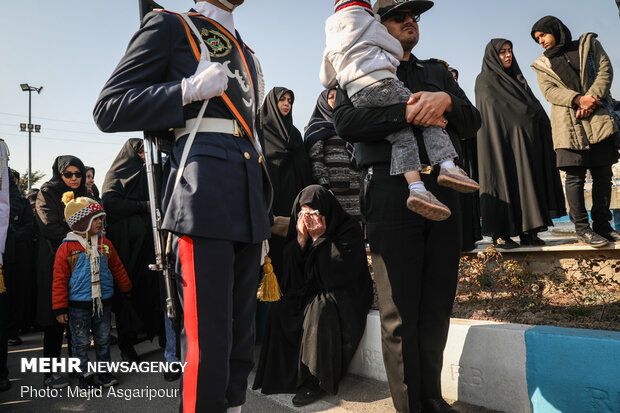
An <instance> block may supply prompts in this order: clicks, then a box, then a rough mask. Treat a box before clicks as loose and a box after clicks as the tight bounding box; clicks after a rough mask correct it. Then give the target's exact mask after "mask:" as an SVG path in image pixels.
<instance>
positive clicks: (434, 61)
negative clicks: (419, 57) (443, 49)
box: [424, 58, 450, 67]
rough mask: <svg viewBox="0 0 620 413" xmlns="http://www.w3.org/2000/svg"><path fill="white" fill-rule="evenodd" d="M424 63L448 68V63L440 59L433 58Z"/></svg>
mask: <svg viewBox="0 0 620 413" xmlns="http://www.w3.org/2000/svg"><path fill="white" fill-rule="evenodd" d="M424 62H425V63H441V64H443V65H445V66H446V67H449V66H450V65H449V64H448V62H446V61H445V60H441V59H435V58H430V59H428V60H424Z"/></svg>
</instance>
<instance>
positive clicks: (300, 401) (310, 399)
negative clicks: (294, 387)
mask: <svg viewBox="0 0 620 413" xmlns="http://www.w3.org/2000/svg"><path fill="white" fill-rule="evenodd" d="M323 393H325V392H324V391H323V389H321V388H320V387H318V388H310V387H306V386H301V388H300V389H299V391H298V392H297V394H295V396H293V406H295V407H301V406H305V405H307V404H310V403H314V402H315V401H317V400H318V399H320V398H321V396H323Z"/></svg>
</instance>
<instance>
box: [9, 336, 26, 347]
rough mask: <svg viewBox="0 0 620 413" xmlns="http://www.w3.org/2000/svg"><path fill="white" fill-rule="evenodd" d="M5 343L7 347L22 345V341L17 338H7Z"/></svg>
mask: <svg viewBox="0 0 620 413" xmlns="http://www.w3.org/2000/svg"><path fill="white" fill-rule="evenodd" d="M6 343H7V344H8V345H9V346H19V345H20V344H21V343H22V339H21V338H19V337H18V336H15V337H9V339H8V340H7V341H6Z"/></svg>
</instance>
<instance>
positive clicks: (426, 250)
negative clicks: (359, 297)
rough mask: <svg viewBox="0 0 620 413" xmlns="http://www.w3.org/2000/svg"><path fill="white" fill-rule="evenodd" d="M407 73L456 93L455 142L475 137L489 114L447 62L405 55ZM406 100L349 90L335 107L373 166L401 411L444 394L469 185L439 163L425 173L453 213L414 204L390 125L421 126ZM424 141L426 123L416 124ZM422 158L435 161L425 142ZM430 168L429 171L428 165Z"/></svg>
mask: <svg viewBox="0 0 620 413" xmlns="http://www.w3.org/2000/svg"><path fill="white" fill-rule="evenodd" d="M397 76H398V78H399V79H400V80H401V81H402V82H403V83H404V84H405V86H407V87H408V88H409V89H410V90H411V91H412V92H413V93H415V92H419V91H429V92H440V91H444V92H446V93H448V94H449V95H450V97H451V99H452V111H451V112H447V113H446V114H445V117H446V119H447V120H448V126H447V128H446V130H447V132H448V133H449V135H450V138H451V141H452V144H453V145H454V147H455V148H456V149H457V151H459V150H460V144H459V137H470V136H475V135H476V131H477V130H478V128H479V127H480V122H481V121H480V114H479V113H478V111H477V110H476V108H475V107H474V106H473V105H472V104H471V103H470V102H469V100H468V99H467V97H466V96H465V93H464V92H463V91H462V90H461V88H460V87H459V86H458V85H457V84H456V82H455V81H454V79H453V78H452V75H451V74H450V72H449V71H448V69H447V67H446V65H445V64H444V63H442V62H440V61H438V60H435V59H431V60H427V61H420V60H418V59H417V58H416V57H415V56H413V55H412V56H411V58H410V59H409V60H408V61H406V62H401V64H400V66H399V67H398V70H397ZM405 106H406V105H405V104H397V105H393V106H389V107H385V108H373V109H354V108H353V106H352V105H351V103H350V101H349V100H348V98H347V96H346V95H345V94H344V93H343V92H342V91H339V94H338V95H337V98H336V105H335V108H334V122H335V126H336V131H337V132H338V135H339V136H341V137H342V138H343V139H345V140H348V141H350V142H355V154H356V160H357V162H358V164H359V165H360V167H361V168H362V170H363V188H362V191H361V195H360V207H361V210H362V214H363V216H364V220H365V222H366V229H367V237H368V240H369V243H370V250H371V254H372V266H373V270H374V273H375V281H376V283H377V292H378V297H379V309H380V314H381V325H382V346H383V358H384V363H385V367H386V372H387V376H388V381H389V385H390V391H391V393H392V399H393V401H394V406H395V407H396V410H397V411H398V412H417V411H418V410H419V409H420V407H421V403H423V401H424V400H429V399H441V368H442V362H443V350H444V347H445V344H446V340H447V335H448V327H449V325H450V313H451V311H452V304H453V302H454V296H455V292H456V283H457V272H458V263H459V258H460V241H461V236H460V230H461V226H460V220H461V214H460V207H459V194H458V193H457V192H456V191H453V190H451V189H448V188H445V187H442V186H439V185H438V184H437V175H438V172H439V171H438V168H436V169H435V170H434V171H432V172H431V173H430V174H428V173H427V174H424V173H423V174H422V175H421V176H422V181H423V182H424V185H425V186H426V188H427V189H428V190H429V191H431V192H432V193H433V194H434V195H435V196H436V197H437V199H439V201H441V202H442V203H444V204H445V205H446V206H448V207H449V208H450V210H451V211H452V212H453V213H452V215H451V216H450V218H448V219H447V220H445V221H429V220H426V219H425V218H424V217H422V216H421V215H418V214H415V213H413V212H411V211H410V210H409V209H407V207H406V200H407V196H408V195H409V190H408V188H407V184H406V182H405V179H404V178H403V177H402V176H390V174H389V168H390V154H391V147H390V144H389V143H388V142H387V141H386V140H385V139H384V137H385V136H386V135H388V134H389V133H391V132H393V131H395V130H398V129H400V128H403V127H407V126H409V127H411V124H408V123H407V122H406V120H405ZM414 132H415V133H416V137H417V139H418V141H419V143H422V142H421V139H422V136H421V133H420V131H419V128H416V127H414ZM419 147H420V159H421V161H422V162H423V163H426V164H428V156H427V155H426V152H425V149H424V145H423V144H420V145H419ZM426 172H428V171H426Z"/></svg>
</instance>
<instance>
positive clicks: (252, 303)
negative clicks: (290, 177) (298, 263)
mask: <svg viewBox="0 0 620 413" xmlns="http://www.w3.org/2000/svg"><path fill="white" fill-rule="evenodd" d="M243 2H244V0H201V1H197V2H196V6H195V10H192V11H191V12H190V13H189V14H188V18H189V19H190V20H191V21H190V22H188V21H187V20H186V19H185V17H184V16H182V15H179V14H176V13H171V12H165V11H154V12H151V13H149V14H148V15H146V17H145V18H144V20H143V21H142V25H141V27H140V30H139V31H138V32H137V33H136V34H135V35H134V37H133V38H132V40H131V42H130V43H129V46H128V48H127V51H126V52H125V56H124V57H123V58H122V59H121V61H120V63H119V64H118V66H117V67H116V69H115V70H114V73H112V75H111V77H110V79H109V80H108V82H107V83H106V85H105V86H104V88H103V91H102V92H101V95H100V96H99V100H98V101H97V104H96V106H95V110H94V116H95V121H96V122H97V125H98V126H99V128H100V129H101V130H103V131H109V132H118V131H131V130H146V131H161V130H164V131H167V130H168V129H169V128H174V134H175V137H176V143H175V145H174V148H173V150H172V153H171V154H170V164H171V173H170V176H169V178H168V180H167V182H166V185H165V189H164V191H163V194H164V202H163V204H164V208H165V214H164V221H163V228H164V229H166V230H168V231H170V232H172V233H173V234H175V237H174V241H173V244H174V245H173V250H175V251H176V255H177V270H178V272H179V273H180V274H181V279H180V280H177V281H178V282H177V285H178V289H179V294H180V296H181V300H182V304H183V310H184V334H182V337H183V338H186V339H185V340H183V341H184V343H183V345H182V347H183V355H184V358H185V361H186V362H187V363H188V364H187V366H186V368H185V372H184V373H183V380H182V388H183V398H182V410H183V411H184V412H190V413H194V412H209V413H223V412H226V411H228V412H240V411H241V405H243V404H244V402H245V393H246V390H247V377H248V374H249V373H250V371H251V370H252V366H253V349H254V314H255V310H256V290H257V281H258V280H257V273H258V271H259V268H260V267H259V264H260V259H261V245H262V241H263V240H265V239H267V238H268V237H269V234H270V231H269V228H270V223H269V217H268V212H267V211H268V209H269V203H270V195H269V191H270V186H269V183H268V182H267V180H266V179H263V178H265V177H266V175H264V162H263V159H262V155H261V149H260V145H259V144H258V137H257V136H256V134H255V128H254V125H255V119H256V113H257V111H258V105H259V100H260V97H259V91H258V84H259V83H258V80H259V79H258V76H257V74H258V70H257V65H256V64H255V61H254V58H253V56H252V54H251V52H250V50H249V49H248V48H247V47H246V46H245V44H244V43H243V41H242V40H241V38H240V36H239V33H238V32H237V31H236V30H235V26H234V20H233V14H232V10H233V9H234V8H235V7H237V6H238V5H241V4H242V3H243ZM186 17H187V16H186ZM193 26H195V27H194V28H195V32H196V33H197V34H193V33H194V28H193ZM203 43H204V44H203ZM205 46H206V47H207V48H208V50H205ZM201 50H202V52H201ZM207 54H208V55H209V56H210V58H206V55H207ZM205 100H209V102H208V105H207V107H206V112H205V113H204V117H202V120H199V122H200V123H199V124H198V126H197V128H198V129H197V130H198V133H197V134H196V139H195V141H194V143H193V145H191V150H190V152H189V156H188V157H187V161H186V162H184V163H185V165H181V162H182V158H183V155H182V153H183V151H184V148H185V147H186V142H187V141H188V138H189V134H190V130H191V129H192V127H193V125H195V123H196V122H197V120H196V118H197V114H199V113H200V109H201V107H202V104H203V101H205ZM183 166H185V171H184V173H183V174H182V177H181V178H180V181H178V182H175V179H176V177H177V173H178V172H179V171H180V170H182V167H183Z"/></svg>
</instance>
